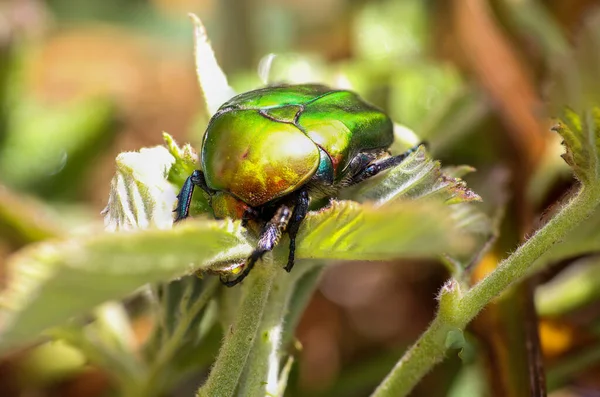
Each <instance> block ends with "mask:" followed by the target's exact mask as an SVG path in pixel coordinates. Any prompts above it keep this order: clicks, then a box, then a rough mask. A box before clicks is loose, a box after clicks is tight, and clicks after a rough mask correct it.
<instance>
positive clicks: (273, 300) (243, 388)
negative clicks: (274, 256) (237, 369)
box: [240, 261, 316, 397]
mask: <svg viewBox="0 0 600 397" xmlns="http://www.w3.org/2000/svg"><path fill="white" fill-rule="evenodd" d="M315 266H316V263H313V262H309V261H306V262H302V263H301V264H299V265H297V266H296V267H295V268H294V270H293V271H292V272H291V273H289V274H288V273H286V272H282V271H279V272H277V273H278V276H277V277H276V279H275V283H274V285H273V288H272V289H271V292H270V294H269V298H268V299H267V304H266V306H265V314H264V316H263V318H262V321H261V324H260V328H259V330H258V338H257V339H256V341H255V343H254V348H253V349H252V352H251V353H250V357H249V359H248V362H247V363H246V369H245V371H244V375H243V377H242V382H241V384H240V392H243V395H244V396H249V397H255V396H256V397H258V396H260V397H264V396H265V395H272V396H275V395H277V392H278V388H279V375H280V363H281V359H282V357H281V356H282V354H281V346H282V344H284V335H285V333H286V332H285V331H286V329H287V324H285V320H286V319H287V313H288V312H289V305H290V301H291V300H292V297H293V296H294V295H295V294H296V286H297V284H298V280H300V279H301V278H302V277H303V276H304V275H305V274H306V273H308V272H309V271H311V270H313V269H314V267H315Z"/></svg>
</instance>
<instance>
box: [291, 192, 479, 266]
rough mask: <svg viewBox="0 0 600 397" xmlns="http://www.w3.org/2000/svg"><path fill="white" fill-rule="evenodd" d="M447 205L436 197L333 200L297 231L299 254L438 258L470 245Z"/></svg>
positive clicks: (353, 257)
mask: <svg viewBox="0 0 600 397" xmlns="http://www.w3.org/2000/svg"><path fill="white" fill-rule="evenodd" d="M454 229H455V223H454V221H453V220H452V218H451V214H450V211H448V208H447V207H446V206H444V205H442V204H441V203H433V202H417V201H407V202H397V203H394V204H391V205H389V206H387V207H385V208H383V207H377V206H374V205H369V204H363V205H360V204H358V203H356V202H352V201H341V202H335V201H334V202H332V203H331V205H330V207H329V208H327V209H325V210H322V211H319V212H314V213H311V214H310V216H308V217H307V218H306V220H305V221H304V222H303V224H302V227H301V229H300V232H299V234H298V248H297V257H298V258H310V259H345V260H383V259H392V258H401V257H434V256H435V255H439V254H441V253H443V252H453V253H456V252H461V251H464V250H465V249H468V248H469V246H470V244H469V243H470V242H471V241H470V239H469V237H468V236H467V235H465V234H462V233H449V231H450V230H454Z"/></svg>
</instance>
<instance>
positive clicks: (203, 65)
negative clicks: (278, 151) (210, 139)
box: [189, 14, 235, 115]
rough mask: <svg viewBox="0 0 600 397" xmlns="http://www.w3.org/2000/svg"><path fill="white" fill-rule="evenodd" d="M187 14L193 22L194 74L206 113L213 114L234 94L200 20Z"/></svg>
mask: <svg viewBox="0 0 600 397" xmlns="http://www.w3.org/2000/svg"><path fill="white" fill-rule="evenodd" d="M189 16H190V18H191V19H192V22H193V23H194V56H195V58H196V75H197V76H198V83H200V88H201V89H202V93H203V94H204V101H205V102H206V108H207V110H208V113H209V114H210V115H213V114H215V113H216V112H217V110H218V109H219V107H220V106H221V105H222V104H223V103H225V102H226V101H227V100H228V99H230V98H231V97H233V96H234V95H235V91H234V90H233V88H231V87H230V86H229V83H227V76H225V73H223V70H221V67H220V66H219V63H218V62H217V59H216V58H215V53H214V51H213V49H212V46H211V45H210V41H209V40H208V36H207V35H206V29H205V28H204V25H203V24H202V21H200V18H198V17H197V16H196V15H194V14H189Z"/></svg>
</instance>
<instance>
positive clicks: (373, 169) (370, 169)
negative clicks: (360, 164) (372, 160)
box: [365, 164, 378, 175]
mask: <svg viewBox="0 0 600 397" xmlns="http://www.w3.org/2000/svg"><path fill="white" fill-rule="evenodd" d="M377 171H378V167H377V165H376V164H371V165H370V166H368V167H367V168H366V169H365V173H367V174H369V175H375V174H376V173H377Z"/></svg>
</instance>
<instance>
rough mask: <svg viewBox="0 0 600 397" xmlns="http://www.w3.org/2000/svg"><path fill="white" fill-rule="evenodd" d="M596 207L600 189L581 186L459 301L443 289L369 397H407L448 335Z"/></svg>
mask: <svg viewBox="0 0 600 397" xmlns="http://www.w3.org/2000/svg"><path fill="white" fill-rule="evenodd" d="M599 202H600V186H584V187H582V189H581V190H580V191H579V193H578V194H577V195H576V196H575V197H574V198H573V199H571V201H569V202H568V203H567V204H566V205H565V206H564V207H563V208H562V209H561V210H560V211H559V212H558V213H557V214H556V215H555V216H554V217H553V218H552V219H551V220H550V221H549V222H548V223H547V224H546V225H545V226H544V227H542V228H541V229H540V230H538V231H537V232H536V233H535V234H534V235H533V236H532V237H531V238H530V239H529V240H527V241H526V242H525V243H524V244H523V245H521V246H520V247H519V248H518V249H517V250H516V251H515V252H514V253H513V254H512V255H510V256H509V257H508V258H507V259H505V260H504V261H502V262H501V263H500V265H498V267H497V268H496V269H495V270H494V271H493V272H492V273H490V274H489V275H488V276H487V277H485V278H484V279H483V280H482V281H481V282H479V283H478V284H476V285H475V286H474V287H472V288H471V289H470V290H469V291H467V292H466V293H465V294H464V296H460V291H459V290H457V288H458V285H457V284H456V283H454V285H452V287H453V289H450V290H449V291H445V290H447V289H448V285H449V284H447V285H446V286H444V288H443V289H442V293H441V294H440V308H439V310H438V314H437V315H436V317H435V318H434V320H433V322H432V323H431V324H430V326H429V328H428V329H427V330H426V331H425V332H424V333H423V334H422V335H421V337H420V338H419V340H417V342H416V343H415V344H414V345H413V346H412V347H411V348H410V349H409V350H408V351H407V352H406V353H405V354H404V356H403V357H402V358H401V359H400V361H398V363H397V364H396V366H395V367H394V368H393V369H392V371H391V372H390V373H389V374H388V376H387V377H386V378H385V379H384V380H383V382H382V383H381V384H380V385H379V387H377V389H376V390H375V392H374V393H373V394H372V397H391V396H394V397H397V396H406V395H408V393H410V391H411V390H412V389H413V388H414V387H415V385H416V384H417V383H418V382H419V380H420V379H421V378H422V377H423V376H424V375H425V374H426V373H427V372H429V371H430V370H431V368H432V367H433V366H434V365H435V364H437V363H439V362H440V361H442V360H443V359H444V355H445V353H446V350H447V348H448V347H447V344H448V343H447V342H448V339H447V338H448V336H449V332H450V331H452V330H457V329H458V330H463V329H464V328H465V327H466V326H467V324H468V323H469V322H470V321H471V320H472V319H473V318H474V317H475V316H476V315H477V314H478V313H479V312H480V311H481V310H482V309H483V308H484V307H485V306H486V305H487V304H488V303H489V302H490V301H491V300H492V299H494V298H495V297H497V296H498V295H499V294H500V293H501V292H502V291H504V290H505V289H506V288H508V287H509V286H510V285H511V284H513V283H515V282H517V281H518V280H520V279H522V278H523V277H524V276H526V275H527V274H528V273H530V272H531V271H532V270H537V269H534V266H533V265H534V263H535V261H536V260H537V259H538V258H539V257H540V256H542V254H544V253H545V252H546V251H548V250H549V249H550V248H551V247H552V246H553V245H555V244H556V243H558V242H560V240H561V239H562V238H564V237H565V236H566V235H567V233H568V232H570V231H571V230H573V229H574V228H575V226H577V225H578V224H580V223H581V222H582V221H583V220H585V219H586V218H588V217H589V216H590V215H591V214H592V213H593V211H594V210H595V209H596V208H597V207H598V204H599ZM451 284H452V283H451ZM445 292H447V293H445ZM448 292H453V293H448Z"/></svg>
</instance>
